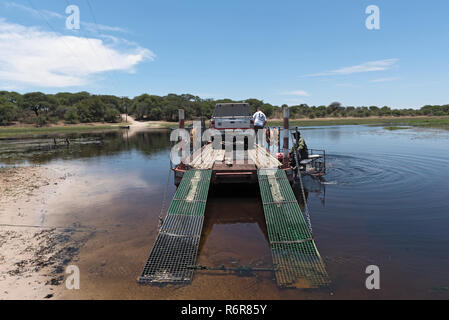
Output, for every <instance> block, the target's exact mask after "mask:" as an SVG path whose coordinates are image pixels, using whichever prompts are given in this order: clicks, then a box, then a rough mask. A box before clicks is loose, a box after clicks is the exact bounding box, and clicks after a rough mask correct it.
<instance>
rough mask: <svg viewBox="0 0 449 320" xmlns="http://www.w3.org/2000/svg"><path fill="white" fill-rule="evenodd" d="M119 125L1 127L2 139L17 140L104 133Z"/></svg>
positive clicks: (0, 135) (0, 136) (115, 128)
mask: <svg viewBox="0 0 449 320" xmlns="http://www.w3.org/2000/svg"><path fill="white" fill-rule="evenodd" d="M118 128H119V126H117V125H104V126H89V125H79V126H55V127H42V128H33V127H0V138H15V137H32V136H35V135H43V134H60V133H61V134H62V133H78V132H89V131H102V130H117V129H118Z"/></svg>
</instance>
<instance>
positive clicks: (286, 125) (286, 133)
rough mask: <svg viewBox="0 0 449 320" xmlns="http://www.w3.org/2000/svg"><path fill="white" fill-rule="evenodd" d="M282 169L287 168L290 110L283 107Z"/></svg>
mask: <svg viewBox="0 0 449 320" xmlns="http://www.w3.org/2000/svg"><path fill="white" fill-rule="evenodd" d="M283 114H284V168H287V167H288V154H289V150H288V147H289V141H290V139H289V138H290V123H289V118H290V109H289V108H288V107H284V109H283Z"/></svg>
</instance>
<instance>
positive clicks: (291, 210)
mask: <svg viewBox="0 0 449 320" xmlns="http://www.w3.org/2000/svg"><path fill="white" fill-rule="evenodd" d="M258 178H259V187H260V193H261V196H262V201H263V207H264V213H265V220H266V223H267V229H268V237H269V240H270V246H271V252H272V256H273V263H274V265H275V266H276V271H275V274H276V281H277V283H278V285H279V286H280V287H289V288H318V287H324V286H327V285H329V277H328V275H327V272H326V269H325V265H324V262H323V260H322V259H321V256H320V254H319V252H318V250H317V248H316V245H315V241H314V240H313V238H312V234H311V233H310V230H309V228H308V226H307V223H306V220H305V219H304V216H303V214H302V212H301V208H300V207H299V204H298V202H297V200H296V197H295V195H294V193H293V190H292V188H291V186H290V183H289V181H288V178H287V175H286V174H285V172H284V170H281V169H279V170H259V172H258Z"/></svg>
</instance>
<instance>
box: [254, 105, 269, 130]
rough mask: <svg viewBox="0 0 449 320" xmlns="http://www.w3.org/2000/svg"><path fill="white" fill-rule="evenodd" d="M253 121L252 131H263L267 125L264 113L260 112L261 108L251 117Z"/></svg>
mask: <svg viewBox="0 0 449 320" xmlns="http://www.w3.org/2000/svg"><path fill="white" fill-rule="evenodd" d="M253 120H254V129H255V130H256V133H257V131H259V130H260V129H263V128H264V127H265V124H266V123H267V116H266V115H265V113H263V112H262V109H261V108H257V112H256V113H255V114H254V116H253Z"/></svg>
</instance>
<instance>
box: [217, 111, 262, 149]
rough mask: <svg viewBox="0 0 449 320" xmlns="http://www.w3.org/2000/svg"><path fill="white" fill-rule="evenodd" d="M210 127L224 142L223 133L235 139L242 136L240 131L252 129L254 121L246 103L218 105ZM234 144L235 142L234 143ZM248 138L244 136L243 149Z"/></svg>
mask: <svg viewBox="0 0 449 320" xmlns="http://www.w3.org/2000/svg"><path fill="white" fill-rule="evenodd" d="M210 127H211V128H212V129H216V130H219V131H220V132H221V134H222V136H223V140H222V141H225V137H224V136H225V133H227V134H232V135H234V136H235V137H236V136H238V135H240V134H242V132H240V131H241V130H250V129H254V120H253V117H252V115H251V108H250V106H249V104H248V103H220V104H217V105H216V106H215V110H214V115H213V116H212V119H211V122H210ZM234 141H235V139H234ZM234 143H235V142H234ZM247 145H248V138H247V136H245V148H247Z"/></svg>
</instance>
